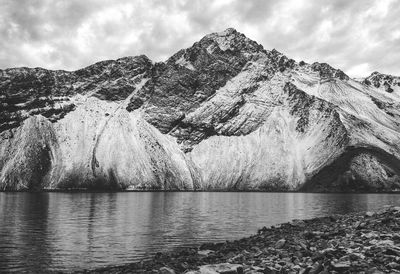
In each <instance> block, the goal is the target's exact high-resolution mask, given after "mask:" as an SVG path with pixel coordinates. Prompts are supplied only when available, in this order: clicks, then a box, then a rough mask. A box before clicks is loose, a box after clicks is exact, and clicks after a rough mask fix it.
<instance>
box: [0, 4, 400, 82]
mask: <svg viewBox="0 0 400 274" xmlns="http://www.w3.org/2000/svg"><path fill="white" fill-rule="evenodd" d="M228 27H233V28H235V29H237V30H238V31H240V32H242V33H244V34H245V35H246V36H248V37H249V38H251V39H253V40H256V41H257V42H259V43H260V44H262V45H263V46H264V48H266V49H273V48H276V49H277V50H279V51H281V52H283V53H284V54H286V55H287V56H288V57H291V58H293V59H295V60H297V61H300V60H304V61H307V62H314V61H319V62H327V63H329V64H331V65H332V66H334V67H337V68H340V69H342V70H344V71H345V72H346V73H348V74H349V75H350V76H353V77H360V76H367V75H369V74H370V73H371V72H372V71H375V70H378V71H380V72H383V73H388V74H393V75H400V65H399V64H400V0H392V1H390V0H388V1H385V0H375V1H373V0H351V1H350V0H335V1H328V0H326V1H325V0H279V1H278V0H276V1H271V0H216V1H208V0H151V1H150V0H137V1H117V0H68V1H63V0H18V1H17V0H0V68H3V69H4V68H7V67H17V66H29V67H37V66H40V67H44V68H49V69H67V70H74V69H78V68H81V67H84V66H87V65H90V64H92V63H94V62H97V61H100V60H105V59H116V58H119V57H123V56H130V55H139V54H145V55H147V56H148V57H149V58H151V59H152V60H154V61H163V60H165V59H166V58H168V57H169V56H171V55H172V54H173V53H175V52H176V51H178V50H179V49H181V48H186V47H189V46H191V45H192V44H193V43H194V42H196V41H197V40H199V39H200V38H201V37H203V36H204V35H206V34H208V33H211V32H218V31H222V30H224V29H226V28H228Z"/></svg>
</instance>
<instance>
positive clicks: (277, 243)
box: [275, 239, 286, 249]
mask: <svg viewBox="0 0 400 274" xmlns="http://www.w3.org/2000/svg"><path fill="white" fill-rule="evenodd" d="M285 243H286V240H285V239H280V240H279V241H277V242H276V243H275V248H277V249H279V248H282V247H283V246H284V245H285Z"/></svg>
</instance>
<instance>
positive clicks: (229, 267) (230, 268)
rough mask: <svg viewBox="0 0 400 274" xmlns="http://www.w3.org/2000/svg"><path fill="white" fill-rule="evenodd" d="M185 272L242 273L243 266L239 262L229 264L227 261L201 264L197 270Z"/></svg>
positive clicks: (193, 273) (206, 273)
mask: <svg viewBox="0 0 400 274" xmlns="http://www.w3.org/2000/svg"><path fill="white" fill-rule="evenodd" d="M186 273H190V274H242V273H243V266H242V265H240V264H229V263H221V264H210V265H202V266H200V267H199V270H196V271H189V272H186Z"/></svg>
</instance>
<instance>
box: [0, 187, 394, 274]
mask: <svg viewBox="0 0 400 274" xmlns="http://www.w3.org/2000/svg"><path fill="white" fill-rule="evenodd" d="M399 198H400V196H399V195H397V194H320V193H318V194H317V193H313V194H312V193H261V192H120V193H54V192H52V193H0V272H2V271H6V270H7V271H15V272H24V271H26V272H46V271H73V270H81V269H87V268H97V267H102V266H107V265H119V264H125V263H129V262H135V261H138V260H141V259H144V258H149V257H151V255H152V254H154V253H155V252H159V251H167V250H171V249H173V248H176V247H183V246H195V245H199V244H200V243H203V242H209V241H224V240H233V239H239V238H241V237H245V236H250V235H251V234H254V233H256V232H257V229H259V228H261V227H263V226H271V225H274V224H279V223H282V222H287V221H290V220H292V219H305V218H312V217H318V216H326V215H330V214H337V213H339V214H340V213H349V212H357V211H367V210H375V209H379V208H381V207H383V206H385V205H400V200H399Z"/></svg>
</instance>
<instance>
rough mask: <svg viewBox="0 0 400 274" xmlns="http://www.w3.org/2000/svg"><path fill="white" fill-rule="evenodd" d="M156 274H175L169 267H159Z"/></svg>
mask: <svg viewBox="0 0 400 274" xmlns="http://www.w3.org/2000/svg"><path fill="white" fill-rule="evenodd" d="M158 273H160V274H175V271H174V270H173V269H171V268H169V267H161V268H160V269H159V270H158Z"/></svg>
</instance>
